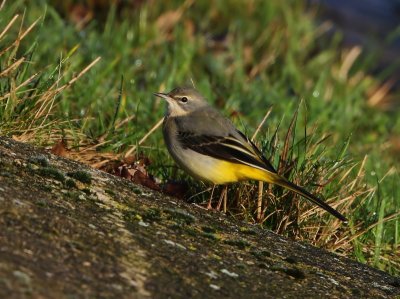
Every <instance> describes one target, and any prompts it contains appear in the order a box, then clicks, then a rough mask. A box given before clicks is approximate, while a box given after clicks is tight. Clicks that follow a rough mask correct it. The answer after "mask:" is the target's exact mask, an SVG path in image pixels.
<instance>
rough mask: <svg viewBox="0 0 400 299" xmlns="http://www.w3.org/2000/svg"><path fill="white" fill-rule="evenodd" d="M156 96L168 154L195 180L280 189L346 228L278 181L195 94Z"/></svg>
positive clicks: (181, 91)
mask: <svg viewBox="0 0 400 299" xmlns="http://www.w3.org/2000/svg"><path fill="white" fill-rule="evenodd" d="M154 95H155V96H157V97H160V98H162V99H164V100H166V102H167V105H166V112H165V116H164V121H163V126H162V131H163V136H164V140H165V144H166V147H167V149H168V152H169V153H170V155H171V156H172V158H173V159H174V161H175V162H176V163H177V164H178V166H180V167H181V168H182V169H183V170H185V171H186V172H187V173H188V174H189V175H191V176H192V177H194V178H195V179H198V180H201V181H203V182H210V183H212V184H214V185H225V184H228V183H233V182H239V181H244V180H256V181H262V182H266V183H269V184H276V185H279V186H281V187H284V188H287V189H289V190H291V191H293V192H295V193H297V194H299V195H301V196H302V197H304V198H306V199H308V200H310V201H311V202H312V203H314V204H316V205H317V206H319V207H320V208H322V209H324V210H325V211H327V212H329V213H330V214H332V215H333V216H335V217H336V218H338V219H339V220H341V221H343V222H347V219H346V217H345V216H343V215H342V214H341V213H339V212H338V211H337V210H335V209H334V208H332V207H331V206H329V205H328V204H327V203H325V202H324V201H323V200H321V199H320V198H318V197H317V196H315V195H313V194H311V193H310V192H308V191H307V190H305V189H304V188H303V187H300V186H298V185H296V184H294V183H292V182H291V181H289V180H288V179H286V178H285V177H283V176H281V175H279V174H278V172H277V171H276V170H275V168H274V166H273V165H272V164H271V162H270V161H269V160H268V159H267V158H265V156H264V155H263V154H262V152H261V151H260V150H259V149H258V148H257V146H256V145H255V144H254V143H253V142H252V141H251V140H250V139H249V138H247V137H246V135H245V134H243V133H242V132H241V131H239V130H238V129H237V128H236V127H235V126H234V124H233V123H232V122H231V121H230V120H229V119H228V118H226V117H225V116H223V115H222V114H221V113H220V112H219V111H218V110H217V109H216V108H214V107H213V106H212V105H210V104H209V103H208V101H207V100H206V98H205V97H203V96H202V95H201V94H200V93H199V92H198V91H197V90H196V89H194V88H191V87H178V88H175V89H173V90H172V91H170V92H168V93H162V92H157V93H154Z"/></svg>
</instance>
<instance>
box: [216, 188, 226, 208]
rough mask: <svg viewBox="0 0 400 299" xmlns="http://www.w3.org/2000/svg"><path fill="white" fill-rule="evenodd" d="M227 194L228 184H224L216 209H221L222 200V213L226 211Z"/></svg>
mask: <svg viewBox="0 0 400 299" xmlns="http://www.w3.org/2000/svg"><path fill="white" fill-rule="evenodd" d="M227 195H228V186H226V185H225V186H224V189H222V192H221V196H220V197H219V201H218V205H217V211H219V210H220V209H221V205H222V202H224V213H226V202H227Z"/></svg>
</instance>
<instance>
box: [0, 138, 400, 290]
mask: <svg viewBox="0 0 400 299" xmlns="http://www.w3.org/2000/svg"><path fill="white" fill-rule="evenodd" d="M32 157H40V158H39V159H37V158H36V159H35V158H32ZM0 166H1V169H0V214H1V215H0V240H1V244H0V245H1V246H0V298H283V297H284V298H395V297H396V296H398V295H400V285H399V279H398V278H395V277H392V276H390V275H388V274H386V273H384V272H381V271H379V270H376V269H373V268H370V267H368V266H366V265H362V264H360V263H357V262H355V261H352V260H349V259H346V258H342V257H340V256H337V255H335V254H332V253H329V252H326V251H324V250H321V249H318V248H314V247H312V246H309V245H306V244H300V243H296V242H293V241H291V240H289V239H286V238H283V237H281V236H278V235H276V234H274V233H270V232H268V231H266V230H262V229H260V228H259V227H257V226H251V225H247V224H245V223H242V222H240V223H238V222H237V221H235V220H234V219H232V218H230V217H226V216H224V215H222V214H220V213H216V212H210V211H205V210H203V209H199V208H197V207H195V206H193V205H190V204H186V203H185V202H183V201H180V200H178V199H174V198H169V197H166V196H164V195H162V194H160V193H157V192H153V191H151V190H148V189H146V188H144V187H141V186H136V185H133V184H132V183H131V182H129V181H127V180H123V179H121V178H118V177H114V176H111V175H108V174H106V173H103V172H100V171H98V170H94V169H90V168H88V167H87V166H85V165H82V164H79V163H77V162H74V161H70V160H67V159H63V158H59V157H56V156H53V155H51V154H49V153H46V152H45V151H43V150H40V149H36V148H34V147H32V146H30V145H27V144H21V143H17V142H15V141H12V140H10V139H6V138H1V137H0ZM77 171H79V172H82V173H85V174H88V176H86V178H88V177H90V181H89V180H86V181H85V182H82V179H78V178H77V177H71V175H70V174H71V172H75V173H76V172H77ZM71 180H74V181H77V180H78V181H79V182H80V183H84V184H85V186H84V188H83V189H82V188H81V189H80V188H79V187H78V185H79V184H78V183H77V184H73V183H72V181H71Z"/></svg>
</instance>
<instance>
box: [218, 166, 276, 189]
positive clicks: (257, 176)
mask: <svg viewBox="0 0 400 299" xmlns="http://www.w3.org/2000/svg"><path fill="white" fill-rule="evenodd" d="M215 168H216V169H215V170H216V171H215V175H214V176H213V179H212V182H213V183H214V184H225V183H230V182H238V181H244V180H256V181H265V180H266V177H267V174H268V173H267V172H266V171H264V170H261V169H257V168H254V167H250V166H247V165H243V164H236V163H231V162H227V161H220V162H218V164H217V165H216V166H215Z"/></svg>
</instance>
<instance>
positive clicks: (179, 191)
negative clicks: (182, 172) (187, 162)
mask: <svg viewBox="0 0 400 299" xmlns="http://www.w3.org/2000/svg"><path fill="white" fill-rule="evenodd" d="M188 190H189V186H188V185H187V183H185V182H167V183H166V184H165V185H164V186H163V189H162V191H163V192H164V193H165V194H167V195H170V196H173V197H177V198H180V199H182V198H184V196H185V194H186V193H187V192H188Z"/></svg>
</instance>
